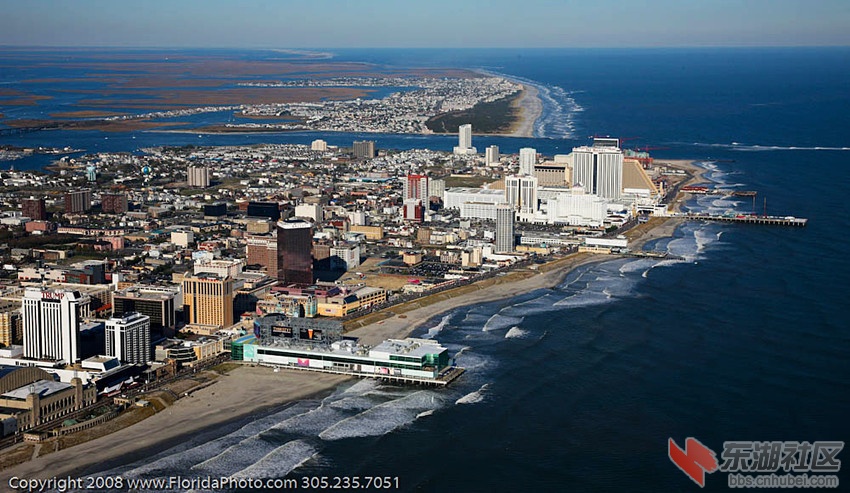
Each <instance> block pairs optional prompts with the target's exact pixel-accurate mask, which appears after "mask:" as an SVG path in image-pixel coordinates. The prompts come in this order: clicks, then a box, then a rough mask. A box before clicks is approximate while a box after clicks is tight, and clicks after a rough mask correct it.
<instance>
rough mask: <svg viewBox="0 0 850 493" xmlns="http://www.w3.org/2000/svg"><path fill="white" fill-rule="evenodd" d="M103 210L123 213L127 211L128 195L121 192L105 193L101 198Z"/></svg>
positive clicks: (110, 212)
mask: <svg viewBox="0 0 850 493" xmlns="http://www.w3.org/2000/svg"><path fill="white" fill-rule="evenodd" d="M100 203H101V207H102V209H103V212H106V213H108V214H123V213H125V212H127V196H126V195H123V194H120V193H105V194H103V196H102V197H101V199H100Z"/></svg>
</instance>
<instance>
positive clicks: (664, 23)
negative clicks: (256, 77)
mask: <svg viewBox="0 0 850 493" xmlns="http://www.w3.org/2000/svg"><path fill="white" fill-rule="evenodd" d="M0 9H1V10H0V11H2V13H3V15H2V16H0V45H20V46H116V47H221V48H227V47H262V48H316V47H318V48H340V47H399V48H406V47H434V48H442V47H467V48H478V47H517V48H530V47H628V46H635V47H644V46H648V47H652V46H664V47H678V46H823V45H840V46H847V45H850V29H848V27H850V0H737V1H736V0H643V1H640V0H638V1H632V0H619V1H615V0H582V1H578V0H515V1H504V0H490V1H473V0H424V1H409V0H356V1H353V0H241V1H224V0H168V1H163V0H142V1H138V2H129V1H124V0H108V1H107V0H77V1H69V0H26V1H20V0H0Z"/></svg>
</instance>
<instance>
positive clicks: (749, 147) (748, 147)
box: [669, 142, 850, 151]
mask: <svg viewBox="0 0 850 493" xmlns="http://www.w3.org/2000/svg"><path fill="white" fill-rule="evenodd" d="M669 144H673V145H688V146H695V147H714V148H718V149H731V150H733V151H850V147H836V146H776V145H760V144H742V143H740V142H732V143H730V144H712V143H706V142H670V143H669Z"/></svg>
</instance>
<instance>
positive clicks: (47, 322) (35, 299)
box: [22, 288, 89, 363]
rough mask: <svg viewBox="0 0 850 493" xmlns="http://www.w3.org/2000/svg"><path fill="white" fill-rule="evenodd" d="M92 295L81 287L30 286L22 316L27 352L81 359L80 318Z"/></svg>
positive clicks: (70, 360) (59, 358) (32, 355)
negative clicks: (62, 288)
mask: <svg viewBox="0 0 850 493" xmlns="http://www.w3.org/2000/svg"><path fill="white" fill-rule="evenodd" d="M88 305H89V296H88V295H83V294H80V292H79V291H63V290H54V289H41V288H27V289H26V291H25V292H24V298H23V307H22V319H23V325H24V356H25V357H27V358H32V359H43V360H51V361H64V362H65V363H74V362H76V361H78V360H79V359H80V322H81V320H82V317H83V315H84V313H83V311H84V310H87V309H88Z"/></svg>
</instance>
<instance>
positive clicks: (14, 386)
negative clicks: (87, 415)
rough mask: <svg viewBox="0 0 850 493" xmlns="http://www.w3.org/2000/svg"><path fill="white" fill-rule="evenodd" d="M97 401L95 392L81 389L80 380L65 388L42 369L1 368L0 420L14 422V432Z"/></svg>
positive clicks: (92, 388)
mask: <svg viewBox="0 0 850 493" xmlns="http://www.w3.org/2000/svg"><path fill="white" fill-rule="evenodd" d="M96 399H97V388H96V387H95V386H93V385H91V386H88V387H84V386H83V383H82V380H80V379H79V378H73V379H71V383H70V384H68V383H62V382H57V381H55V380H54V379H53V376H52V375H50V374H49V373H47V372H46V371H44V370H42V369H41V368H37V367H33V366H28V367H17V366H0V420H2V421H5V420H6V419H8V418H10V417H11V418H14V419H15V421H16V425H17V429H16V430H15V431H23V430H28V429H30V428H32V427H34V426H38V425H41V424H44V423H48V422H50V421H53V420H55V419H58V418H61V417H62V416H66V415H68V414H71V413H73V412H74V411H77V410H79V409H82V408H83V407H85V406H88V405H90V404H93V403H94V402H95V400H96ZM4 431H8V430H4Z"/></svg>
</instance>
